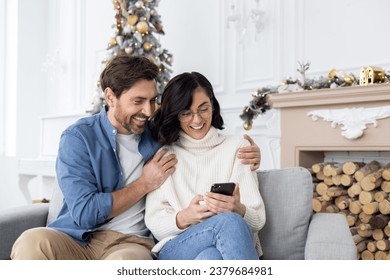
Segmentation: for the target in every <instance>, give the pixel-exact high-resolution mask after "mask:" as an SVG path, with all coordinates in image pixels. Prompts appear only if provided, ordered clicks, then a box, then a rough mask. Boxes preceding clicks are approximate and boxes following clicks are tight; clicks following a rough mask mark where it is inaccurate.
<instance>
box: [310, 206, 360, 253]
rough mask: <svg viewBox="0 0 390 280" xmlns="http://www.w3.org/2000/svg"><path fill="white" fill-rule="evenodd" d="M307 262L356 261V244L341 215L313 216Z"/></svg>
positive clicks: (321, 214) (318, 214)
mask: <svg viewBox="0 0 390 280" xmlns="http://www.w3.org/2000/svg"><path fill="white" fill-rule="evenodd" d="M305 259H307V260H356V259H357V251H356V246H355V243H354V242H353V240H352V235H351V232H350V229H349V227H348V224H347V220H346V219H345V217H344V216H343V215H341V214H336V213H316V214H314V215H313V217H312V219H311V221H310V225H309V231H308V236H307V241H306V247H305Z"/></svg>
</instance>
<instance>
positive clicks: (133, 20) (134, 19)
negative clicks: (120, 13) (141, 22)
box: [127, 15, 138, 26]
mask: <svg viewBox="0 0 390 280" xmlns="http://www.w3.org/2000/svg"><path fill="white" fill-rule="evenodd" d="M137 21H138V16H137V15H129V16H128V17H127V23H128V24H129V25H130V26H134V24H136V23H137Z"/></svg>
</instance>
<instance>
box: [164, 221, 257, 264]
mask: <svg viewBox="0 0 390 280" xmlns="http://www.w3.org/2000/svg"><path fill="white" fill-rule="evenodd" d="M158 259H159V260H258V259H259V256H258V255H257V252H256V249H255V245H254V243H253V233H252V232H251V230H250V228H249V226H248V225H247V223H246V222H245V220H244V219H243V218H242V217H241V216H240V215H238V214H236V213H222V214H218V215H215V216H212V217H210V218H209V219H207V220H205V221H203V222H201V223H199V224H196V225H193V226H191V227H190V228H188V229H187V230H186V231H184V232H182V233H181V234H179V235H178V236H176V237H175V238H173V239H172V240H170V241H169V242H167V243H166V244H165V245H164V247H163V248H162V249H161V251H160V252H159V254H158Z"/></svg>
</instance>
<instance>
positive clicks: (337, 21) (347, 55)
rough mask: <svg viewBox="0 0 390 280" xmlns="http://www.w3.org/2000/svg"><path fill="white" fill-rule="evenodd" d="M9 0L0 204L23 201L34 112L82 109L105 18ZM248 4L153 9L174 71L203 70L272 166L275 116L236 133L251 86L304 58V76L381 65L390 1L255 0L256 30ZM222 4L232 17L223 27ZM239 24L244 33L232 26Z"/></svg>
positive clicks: (230, 116)
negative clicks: (12, 51) (9, 130)
mask: <svg viewBox="0 0 390 280" xmlns="http://www.w3.org/2000/svg"><path fill="white" fill-rule="evenodd" d="M7 1H16V0H7ZM18 3H19V20H18V23H19V27H18V28H19V30H18V39H19V47H18V84H17V88H18V90H17V97H18V98H17V100H18V103H17V109H18V112H17V142H16V144H17V147H16V156H17V157H16V158H7V157H4V156H1V155H0V168H1V169H0V170H1V175H2V179H3V180H2V182H3V183H2V184H1V185H0V209H2V208H7V207H10V206H14V205H20V204H23V203H26V202H24V201H23V199H22V198H21V194H20V191H19V190H18V177H17V175H16V173H17V160H18V159H20V158H35V157H38V156H39V154H40V147H39V143H40V136H39V131H40V127H39V126H40V117H43V116H44V117H52V116H61V115H72V114H83V113H84V112H85V110H87V109H89V107H90V101H91V99H92V96H93V95H94V94H95V84H96V81H97V78H98V76H99V74H100V70H101V68H100V61H101V60H102V58H103V56H104V54H105V48H106V45H107V42H108V40H109V38H110V36H111V33H112V27H111V25H112V24H113V20H114V10H113V5H112V1H111V0H33V1H32V0H18ZM255 3H256V2H255V1H254V0H253V1H252V0H246V1H240V0H162V1H161V2H160V4H159V9H158V11H159V14H160V15H161V20H162V23H163V26H164V31H165V34H166V35H165V36H161V42H162V45H163V47H164V48H166V49H168V50H169V52H170V53H172V54H173V56H174V64H173V70H174V74H178V73H181V72H183V71H199V72H201V73H203V74H205V75H206V76H207V77H208V78H209V79H210V80H211V82H212V84H213V85H214V87H215V92H216V94H217V97H218V100H219V101H220V103H221V105H222V109H223V115H224V119H225V122H226V130H225V131H226V133H237V134H243V133H248V134H250V135H251V136H253V137H254V138H255V140H256V142H257V143H258V145H259V146H260V147H261V149H262V155H263V161H262V165H261V168H263V169H269V168H275V167H278V166H279V162H278V157H277V156H275V155H277V154H278V149H279V140H278V138H279V136H280V131H279V127H278V123H279V115H278V112H277V111H276V110H271V111H269V112H268V113H267V114H266V115H264V116H261V117H259V118H257V119H256V120H255V121H254V125H253V128H252V130H250V131H245V130H244V129H243V128H242V124H243V123H242V120H241V119H240V118H239V115H240V114H241V113H242V110H243V108H244V106H246V105H247V104H248V102H249V101H250V100H251V92H252V91H253V90H255V89H257V88H259V87H262V86H266V85H276V84H278V83H279V81H280V80H282V79H283V78H285V77H288V76H291V77H296V76H297V75H296V74H297V72H296V68H297V66H298V61H302V62H306V61H310V62H311V66H310V69H309V71H308V73H307V74H308V75H309V76H319V75H327V74H328V72H329V71H330V70H331V69H332V68H336V69H338V70H343V71H345V72H353V73H355V74H356V75H358V73H359V70H360V68H361V67H362V66H369V65H374V66H382V67H384V68H385V69H390V58H389V56H388V55H386V52H387V50H389V49H390V39H389V37H388V36H386V34H388V33H389V29H390V17H389V16H388V12H387V11H389V10H390V2H389V1H386V0H372V1H365V0H343V1H339V0H316V1H313V0H311V1H310V0H260V1H259V4H260V9H261V10H262V11H263V12H264V29H263V30H262V32H261V33H259V34H256V33H255V30H254V25H253V24H251V22H250V20H247V19H248V14H249V11H250V10H251V9H253V8H254V7H255V6H256V4H255ZM231 4H235V5H236V11H237V13H238V15H239V16H240V17H241V20H240V21H236V22H231V23H230V24H229V28H227V22H226V18H227V17H228V16H232V10H231ZM246 21H247V23H249V25H248V26H247V33H246V35H245V36H243V32H242V30H243V29H242V28H240V27H243V26H244V24H245V22H246ZM0 27H1V26H0ZM0 42H2V41H1V40H0ZM0 50H1V49H0ZM0 55H1V54H0ZM43 66H46V68H45V67H43ZM45 69H46V72H45V71H42V70H45ZM0 90H1V88H0ZM4 94H5V93H4V92H3V93H0V100H2V99H1V98H2V97H3V96H4ZM0 121H1V118H0ZM1 127H2V126H1V125H0V128H1ZM1 137H2V136H1V134H0V138H1ZM45 140H47V139H45ZM0 143H2V142H1V141H0ZM0 151H1V149H0ZM35 184H39V183H35ZM33 187H34V186H31V188H33Z"/></svg>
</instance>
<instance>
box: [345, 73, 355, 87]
mask: <svg viewBox="0 0 390 280" xmlns="http://www.w3.org/2000/svg"><path fill="white" fill-rule="evenodd" d="M354 81H355V78H354V77H353V76H352V75H345V76H344V82H345V83H346V84H348V85H352V83H353V82H354Z"/></svg>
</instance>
